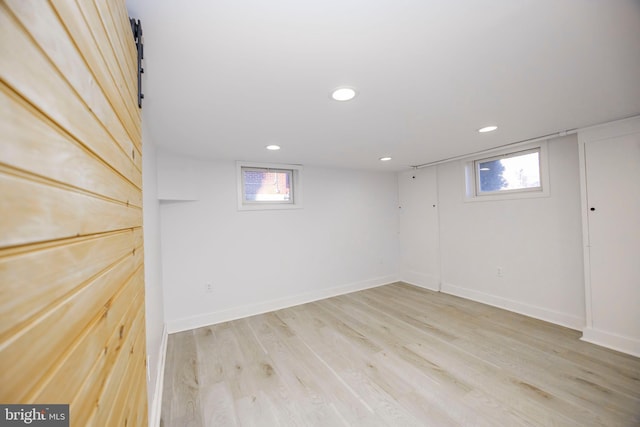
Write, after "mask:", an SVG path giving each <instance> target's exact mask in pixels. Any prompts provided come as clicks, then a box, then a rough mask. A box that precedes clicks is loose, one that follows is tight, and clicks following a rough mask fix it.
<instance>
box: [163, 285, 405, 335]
mask: <svg viewBox="0 0 640 427" xmlns="http://www.w3.org/2000/svg"><path fill="white" fill-rule="evenodd" d="M396 281H398V277H397V276H383V277H376V278H374V279H369V280H365V281H362V282H356V283H350V284H348V285H342V286H336V287H333V288H328V289H320V290H317V291H312V292H306V293H303V294H299V295H294V296H291V297H284V298H278V299H274V300H270V301H264V302H260V303H256V304H250V305H245V306H240V307H233V308H230V309H227V310H220V311H214V312H211V313H204V314H199V315H197V316H191V317H185V318H181V319H175V320H171V321H169V322H168V324H167V325H168V329H169V333H170V334H173V333H175V332H181V331H187V330H190V329H195V328H200V327H203V326H208V325H214V324H216V323H222V322H227V321H229V320H235V319H240V318H243V317H249V316H254V315H256V314H262V313H267V312H269V311H274V310H280V309H282V308H287V307H292V306H294V305H300V304H306V303H308V302H313V301H317V300H321V299H325V298H331V297H335V296H338V295H343V294H348V293H351V292H356V291H361V290H364V289H369V288H375V287H378V286H382V285H386V284H389V283H393V282H396Z"/></svg>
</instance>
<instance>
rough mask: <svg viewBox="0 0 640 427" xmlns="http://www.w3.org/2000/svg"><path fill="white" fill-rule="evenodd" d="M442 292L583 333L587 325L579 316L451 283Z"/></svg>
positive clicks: (443, 286) (445, 285)
mask: <svg viewBox="0 0 640 427" xmlns="http://www.w3.org/2000/svg"><path fill="white" fill-rule="evenodd" d="M441 291H442V292H444V293H446V294H451V295H455V296H458V297H462V298H466V299H470V300H473V301H478V302H481V303H484V304H487V305H492V306H494V307H498V308H503V309H505V310H509V311H513V312H515V313H520V314H524V315H525V316H529V317H533V318H535V319H540V320H544V321H545V322H551V323H555V324H557V325H561V326H565V327H567V328H570V329H575V330H578V331H581V330H582V329H583V328H584V325H585V320H584V319H583V318H581V317H578V316H574V315H571V314H567V313H561V312H558V311H553V310H549V309H546V308H542V307H538V306H535V305H530V304H525V303H523V302H519V301H514V300H511V299H508V298H503V297H499V296H495V295H491V294H487V293H484V292H480V291H476V290H473V289H468V288H462V287H460V286H455V285H452V284H450V283H443V284H442V290H441Z"/></svg>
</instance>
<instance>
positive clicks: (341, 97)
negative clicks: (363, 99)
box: [331, 86, 358, 101]
mask: <svg viewBox="0 0 640 427" xmlns="http://www.w3.org/2000/svg"><path fill="white" fill-rule="evenodd" d="M357 94H358V92H356V90H355V89H354V88H352V87H344V86H343V87H338V88H335V89H334V90H333V91H332V92H331V98H333V99H334V100H336V101H349V100H351V99H353V98H355V96H356V95H357Z"/></svg>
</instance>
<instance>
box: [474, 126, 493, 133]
mask: <svg viewBox="0 0 640 427" xmlns="http://www.w3.org/2000/svg"><path fill="white" fill-rule="evenodd" d="M496 129H498V126H485V127H483V128H480V129H478V132H480V133H485V132H493V131H494V130H496Z"/></svg>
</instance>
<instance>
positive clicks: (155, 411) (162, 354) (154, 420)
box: [149, 323, 169, 427]
mask: <svg viewBox="0 0 640 427" xmlns="http://www.w3.org/2000/svg"><path fill="white" fill-rule="evenodd" d="M168 336H169V333H168V329H167V324H166V323H165V325H164V328H163V329H162V340H161V341H160V350H159V351H158V372H157V373H156V389H155V390H153V401H152V403H151V413H150V414H149V427H159V426H160V415H161V413H160V411H161V410H162V389H163V387H164V365H165V362H166V360H167V339H168Z"/></svg>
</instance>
